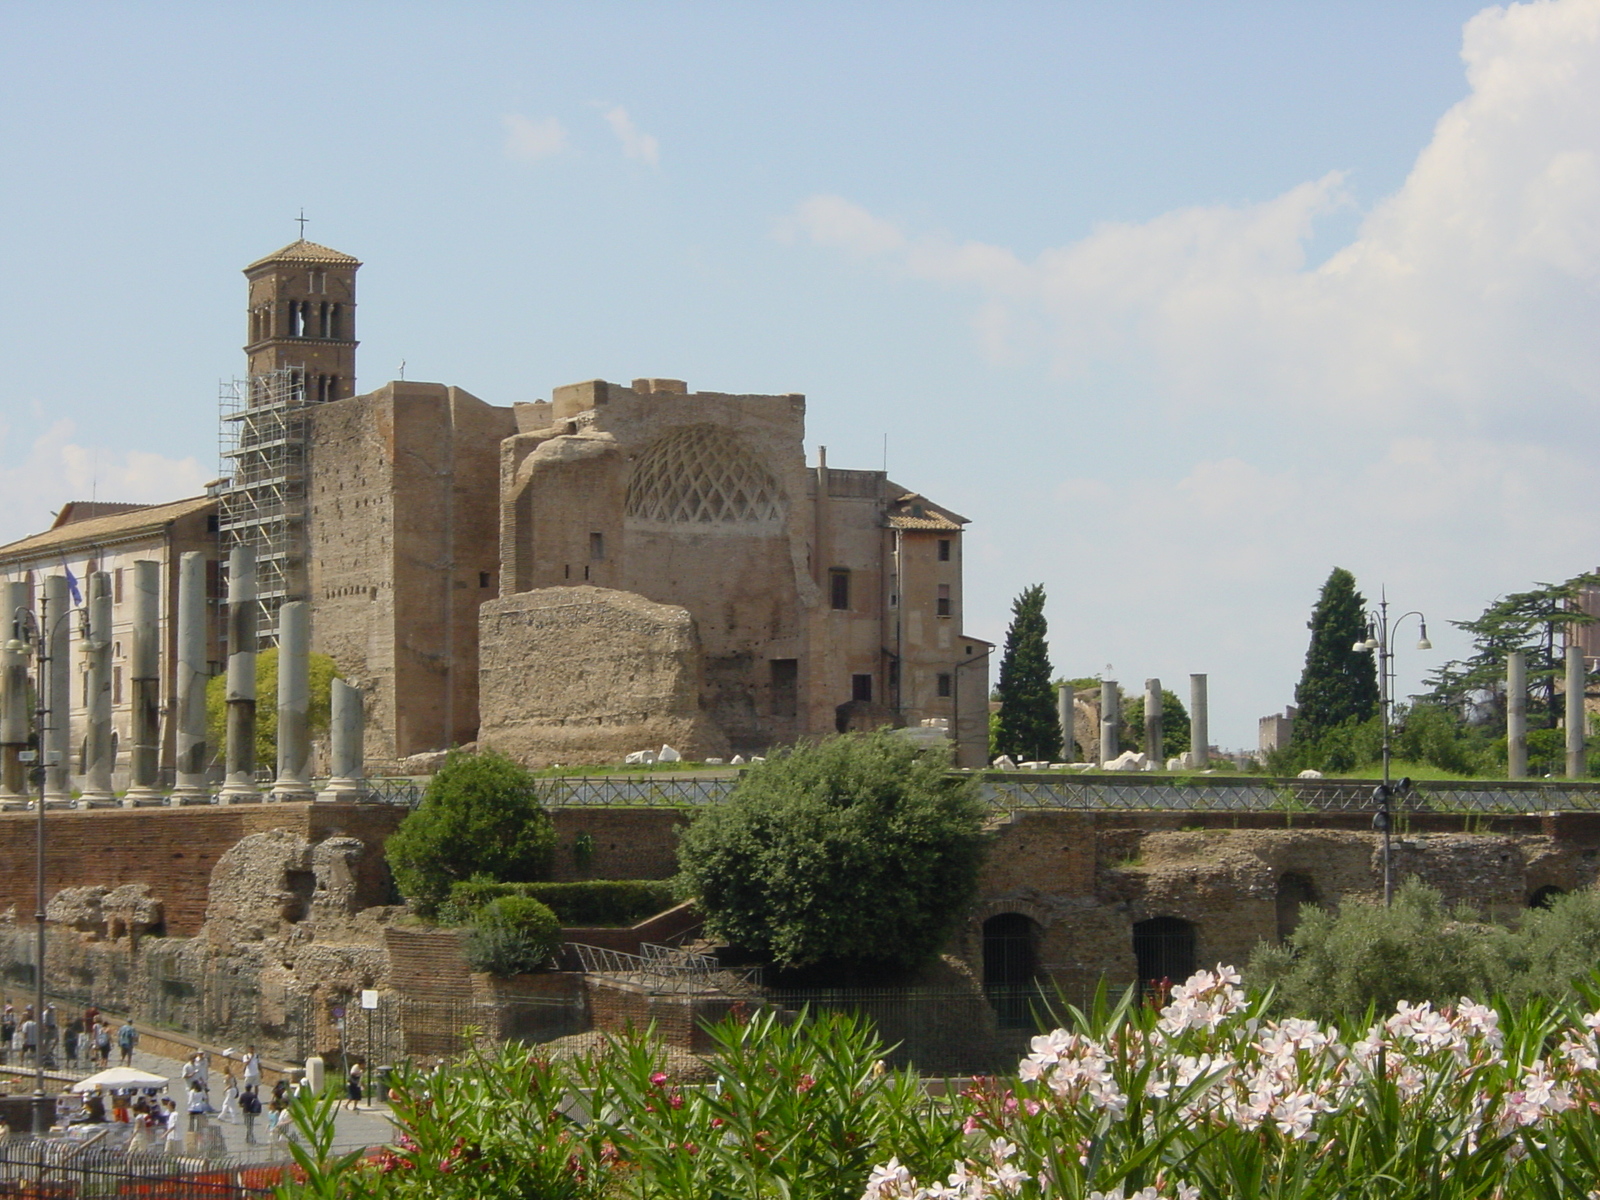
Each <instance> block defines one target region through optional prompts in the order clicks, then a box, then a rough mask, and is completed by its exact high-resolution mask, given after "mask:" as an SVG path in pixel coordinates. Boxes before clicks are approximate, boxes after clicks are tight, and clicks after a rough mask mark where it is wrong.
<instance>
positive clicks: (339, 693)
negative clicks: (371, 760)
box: [317, 679, 366, 800]
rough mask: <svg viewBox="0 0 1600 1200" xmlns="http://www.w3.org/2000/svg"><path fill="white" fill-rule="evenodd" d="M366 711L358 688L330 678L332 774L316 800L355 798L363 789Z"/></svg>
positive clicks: (359, 795) (357, 798)
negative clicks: (331, 691) (331, 690)
mask: <svg viewBox="0 0 1600 1200" xmlns="http://www.w3.org/2000/svg"><path fill="white" fill-rule="evenodd" d="M365 718H366V711H365V709H364V708H363V707H362V695H361V689H360V688H358V687H356V686H355V685H353V684H349V683H346V682H345V681H344V680H342V679H335V680H334V681H333V729H332V731H331V732H332V740H333V773H332V778H330V779H329V780H328V786H327V787H325V788H323V789H322V790H321V791H320V792H318V793H317V799H318V800H359V799H361V796H362V794H363V793H364V792H365V791H366V787H365V785H364V784H363V783H362V775H363V773H364V771H363V763H362V748H363V747H362V739H363V738H364V737H365V736H366V731H365V723H366V721H365Z"/></svg>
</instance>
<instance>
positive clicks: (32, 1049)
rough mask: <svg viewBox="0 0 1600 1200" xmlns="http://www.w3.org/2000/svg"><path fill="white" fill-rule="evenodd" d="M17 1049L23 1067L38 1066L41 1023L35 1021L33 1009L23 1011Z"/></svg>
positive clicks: (18, 1029)
mask: <svg viewBox="0 0 1600 1200" xmlns="http://www.w3.org/2000/svg"><path fill="white" fill-rule="evenodd" d="M16 1049H17V1055H18V1061H19V1062H20V1063H21V1064H22V1065H23V1066H25V1067H31V1066H36V1065H38V1058H37V1052H38V1049H39V1023H38V1022H37V1021H35V1020H34V1019H33V1009H32V1007H29V1008H25V1009H23V1010H22V1021H21V1023H19V1024H18V1025H17V1035H16Z"/></svg>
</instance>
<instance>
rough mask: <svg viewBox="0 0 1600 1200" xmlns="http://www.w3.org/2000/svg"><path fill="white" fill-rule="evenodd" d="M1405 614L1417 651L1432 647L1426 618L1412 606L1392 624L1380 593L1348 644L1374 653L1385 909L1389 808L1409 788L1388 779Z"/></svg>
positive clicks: (1376, 818) (1390, 893) (1389, 876)
mask: <svg viewBox="0 0 1600 1200" xmlns="http://www.w3.org/2000/svg"><path fill="white" fill-rule="evenodd" d="M1407 617H1415V618H1417V623H1418V624H1419V625H1420V626H1421V627H1422V636H1421V637H1419V638H1418V639H1417V649H1418V650H1432V649H1433V643H1432V642H1430V641H1429V640H1428V618H1426V617H1424V616H1423V615H1422V614H1421V613H1420V612H1418V611H1416V610H1415V609H1413V610H1412V611H1410V612H1405V613H1401V614H1400V615H1399V616H1398V617H1396V618H1395V619H1394V621H1393V623H1391V622H1390V620H1389V597H1388V596H1387V595H1383V596H1381V597H1380V598H1379V600H1378V620H1377V623H1376V624H1374V623H1373V622H1371V621H1368V623H1367V636H1366V637H1365V638H1364V639H1363V640H1361V641H1359V642H1357V643H1356V644H1355V645H1354V646H1352V647H1351V649H1352V650H1357V651H1361V650H1376V651H1377V652H1378V697H1379V712H1380V714H1381V716H1382V717H1383V782H1382V783H1380V784H1379V785H1378V786H1377V787H1375V788H1374V789H1373V790H1372V798H1373V799H1374V800H1376V801H1377V803H1378V811H1377V812H1376V813H1375V814H1373V818H1372V823H1373V825H1374V826H1375V827H1376V828H1377V829H1379V830H1380V831H1382V833H1383V904H1384V907H1385V908H1387V907H1388V906H1389V905H1391V904H1393V903H1394V871H1393V859H1392V855H1391V848H1390V844H1389V839H1390V836H1391V833H1392V831H1393V829H1394V812H1393V809H1392V808H1391V807H1390V805H1391V802H1392V801H1393V799H1394V797H1395V796H1396V795H1401V796H1403V795H1405V794H1406V793H1407V792H1409V791H1410V790H1411V780H1410V779H1409V778H1406V779H1402V780H1401V781H1400V782H1399V784H1398V785H1396V784H1394V783H1391V782H1390V779H1389V733H1390V728H1389V727H1390V724H1391V719H1392V717H1393V715H1394V635H1395V633H1396V632H1397V631H1398V629H1399V627H1400V622H1402V621H1404V620H1405V619H1406V618H1407Z"/></svg>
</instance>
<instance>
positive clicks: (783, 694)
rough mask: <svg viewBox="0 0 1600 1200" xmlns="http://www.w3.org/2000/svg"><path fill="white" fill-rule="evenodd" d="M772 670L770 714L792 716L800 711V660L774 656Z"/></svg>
mask: <svg viewBox="0 0 1600 1200" xmlns="http://www.w3.org/2000/svg"><path fill="white" fill-rule="evenodd" d="M768 665H769V669H770V670H771V672H772V715H773V716H775V717H792V716H795V715H796V714H797V713H798V712H799V711H800V660H799V659H796V658H774V659H773V660H771V662H770V663H769V664H768Z"/></svg>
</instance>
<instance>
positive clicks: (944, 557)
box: [939, 538, 950, 562]
mask: <svg viewBox="0 0 1600 1200" xmlns="http://www.w3.org/2000/svg"><path fill="white" fill-rule="evenodd" d="M939 561H940V562H949V561H950V539H949V538H940V539H939Z"/></svg>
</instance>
